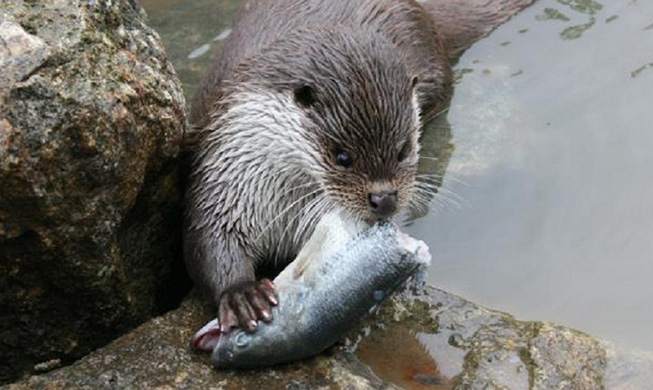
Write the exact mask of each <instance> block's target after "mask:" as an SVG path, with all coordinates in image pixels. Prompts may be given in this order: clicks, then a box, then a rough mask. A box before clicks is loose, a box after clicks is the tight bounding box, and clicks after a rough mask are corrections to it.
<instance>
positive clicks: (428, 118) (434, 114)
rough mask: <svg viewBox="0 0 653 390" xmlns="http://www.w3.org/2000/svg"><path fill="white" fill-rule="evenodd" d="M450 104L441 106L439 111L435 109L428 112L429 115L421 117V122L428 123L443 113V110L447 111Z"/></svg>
mask: <svg viewBox="0 0 653 390" xmlns="http://www.w3.org/2000/svg"><path fill="white" fill-rule="evenodd" d="M449 108H450V106H447V107H445V108H443V109H442V110H441V111H436V112H435V113H433V114H430V115H429V116H427V117H425V118H422V123H424V124H428V122H430V121H432V120H433V119H435V118H437V117H439V116H440V115H442V114H444V113H445V112H447V111H449Z"/></svg>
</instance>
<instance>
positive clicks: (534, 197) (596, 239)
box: [409, 1, 653, 350]
mask: <svg viewBox="0 0 653 390" xmlns="http://www.w3.org/2000/svg"><path fill="white" fill-rule="evenodd" d="M561 3H563V2H562V1H541V2H538V3H537V4H536V5H534V6H533V7H531V8H529V9H527V10H525V11H524V12H522V13H521V14H519V15H518V16H517V17H515V18H514V19H512V20H511V21H510V22H509V23H507V24H506V25H504V26H502V27H500V28H499V29H498V30H497V31H495V32H494V33H493V34H491V35H490V36H489V37H488V38H486V39H484V40H482V41H480V42H478V43H477V44H476V45H474V46H473V47H472V48H471V49H470V50H469V51H467V52H466V53H465V54H464V56H463V57H462V58H461V60H460V61H459V63H458V65H457V66H456V68H457V69H458V70H459V71H462V73H464V76H463V77H462V81H461V82H460V83H459V84H458V85H457V86H456V89H455V96H454V99H453V101H452V103H451V109H450V111H449V115H448V120H449V122H450V124H451V127H452V132H453V142H454V144H455V152H454V154H453V157H452V159H451V161H450V165H449V170H448V172H447V176H445V188H447V189H448V190H450V191H452V192H453V193H454V194H455V195H452V194H450V193H444V194H443V196H440V197H439V198H436V207H434V209H433V211H432V213H431V214H430V215H429V216H427V217H426V218H423V219H421V220H418V221H416V222H415V223H414V225H413V226H411V227H410V228H409V231H410V232H411V233H412V234H414V235H416V236H419V237H423V236H424V234H427V237H426V241H427V243H428V244H429V246H430V247H431V249H432V252H433V257H434V263H433V266H432V270H431V276H430V281H431V282H432V284H434V285H436V286H438V287H441V288H443V289H445V290H449V291H451V292H454V293H457V294H460V295H462V296H464V297H466V298H469V299H471V300H473V301H475V302H479V303H482V304H484V305H486V306H489V307H491V308H495V309H500V310H504V311H507V312H510V313H513V314H515V315H516V316H517V317H519V318H521V319H532V320H547V321H555V322H559V323H561V324H565V325H569V326H572V327H575V328H578V329H581V330H585V331H587V332H589V333H591V334H594V335H596V336H599V337H602V338H606V339H610V340H613V341H614V342H615V343H616V344H617V345H619V344H621V345H624V346H631V347H639V348H643V349H648V350H653V330H652V329H653V308H652V306H651V303H652V302H653V172H652V169H653V153H652V152H651V150H652V148H653V109H652V108H653V106H652V100H653V65H652V64H653V2H650V1H611V2H607V1H606V2H603V5H602V6H601V5H600V4H599V3H597V2H590V1H585V2H581V1H578V2H572V3H573V4H577V5H579V7H576V9H573V8H572V7H571V6H566V5H563V4H561ZM580 5H587V6H588V7H587V8H583V7H580ZM547 9H555V10H557V11H559V12H560V15H561V16H560V17H561V18H562V19H567V18H568V19H569V20H568V21H564V20H559V19H548V20H547V19H546V17H545V15H546V14H555V13H553V12H551V11H546V10H547ZM592 12H594V14H592ZM592 21H593V24H591V23H592ZM573 26H581V27H577V28H570V27H573ZM583 29H585V30H584V31H583ZM579 32H582V34H580V35H579V36H578V34H579ZM461 183H462V184H461ZM438 199H439V200H438ZM438 205H440V206H438Z"/></svg>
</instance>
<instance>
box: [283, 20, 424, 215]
mask: <svg viewBox="0 0 653 390" xmlns="http://www.w3.org/2000/svg"><path fill="white" fill-rule="evenodd" d="M320 46H321V50H320V51H319V52H316V53H312V54H310V56H311V58H310V62H308V63H310V64H311V65H312V66H314V67H315V68H314V69H313V70H312V71H311V72H308V73H307V74H306V75H305V77H303V78H302V79H301V80H300V82H299V83H298V84H296V85H295V86H294V88H293V89H292V93H293V99H294V101H295V103H296V104H297V106H298V107H299V108H300V109H301V110H302V112H303V113H304V117H305V120H304V127H305V129H306V130H307V131H308V132H309V134H310V135H311V139H312V142H313V143H314V145H315V148H316V149H317V150H319V157H320V158H319V162H318V163H319V166H320V167H321V170H320V171H321V172H320V174H321V177H322V181H323V183H324V187H325V189H326V194H327V196H328V198H329V199H330V200H331V201H332V203H334V204H337V205H338V206H340V207H341V208H343V209H344V210H345V211H347V212H348V214H349V215H351V216H353V217H355V218H356V219H364V220H367V221H372V220H379V219H386V218H390V217H392V216H393V215H394V214H395V213H397V212H398V211H399V210H401V209H403V208H405V207H407V206H408V204H409V200H410V195H411V192H412V187H413V184H414V181H415V174H416V171H417V163H418V152H419V144H418V140H419V135H420V121H419V117H420V116H419V107H418V103H417V102H418V99H417V96H416V92H415V90H416V85H417V82H418V80H417V77H415V76H411V75H410V74H409V72H408V70H407V69H406V67H405V66H404V64H403V62H402V61H401V60H400V59H399V58H397V54H396V50H395V49H394V47H393V46H392V45H390V44H389V43H388V42H386V41H383V40H381V39H380V38H379V37H378V35H373V36H370V35H367V34H366V33H365V31H361V32H357V33H355V34H354V33H344V34H343V33H341V34H337V35H330V36H329V39H322V40H321V45H320Z"/></svg>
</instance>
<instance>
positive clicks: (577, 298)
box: [143, 0, 653, 351]
mask: <svg viewBox="0 0 653 390" xmlns="http://www.w3.org/2000/svg"><path fill="white" fill-rule="evenodd" d="M236 3H237V2H234V1H214V0H213V1H209V0H194V1H189V0H186V1H181V0H177V1H175V0H147V1H143V4H144V6H145V7H146V9H147V10H148V12H149V14H150V21H151V24H152V25H153V26H154V27H155V28H157V30H158V31H159V32H160V34H161V36H162V38H163V39H164V41H165V43H166V45H167V47H168V51H169V54H170V57H171V60H172V61H173V63H174V64H175V67H176V69H177V71H178V73H179V75H180V77H181V78H182V80H183V81H184V83H185V85H186V88H187V95H188V96H191V95H192V93H193V91H194V89H195V87H196V85H197V83H198V80H199V77H200V75H201V73H202V71H203V69H204V67H205V65H206V62H207V61H208V58H209V57H210V53H211V52H212V50H213V49H215V47H217V46H218V45H219V43H220V37H224V35H225V34H226V33H227V31H228V28H229V25H230V20H231V18H232V17H233V14H234V11H235V4H236ZM564 3H570V2H569V1H566V0H565V1H563V0H558V1H556V0H540V1H539V2H538V3H537V4H536V5H534V6H532V7H531V8H529V9H527V10H526V11H524V12H522V13H521V14H519V15H518V16H517V17H515V18H513V19H512V20H511V21H510V22H508V23H507V24H505V25H504V26H502V27H500V28H499V29H498V30H497V31H495V32H494V33H492V34H491V35H490V36H489V37H488V38H486V39H484V40H482V41H480V42H478V43H477V44H476V45H474V46H473V47H472V48H471V49H470V50H469V51H467V52H466V53H465V55H464V56H463V57H462V58H461V59H460V61H459V63H458V65H457V66H456V69H457V70H458V72H459V73H460V74H461V77H462V79H461V81H460V82H459V84H458V85H457V87H456V91H455V96H454V99H453V101H452V103H451V108H450V110H449V113H448V120H449V123H450V124H451V131H452V133H453V142H454V144H455V151H454V154H453V157H452V159H451V161H450V165H449V170H448V172H447V175H446V177H445V180H444V188H445V191H442V192H441V195H438V196H437V197H436V199H435V201H434V205H433V207H432V211H431V213H430V214H429V215H428V216H426V217H425V218H422V219H419V220H417V221H415V222H414V223H413V224H412V225H411V226H410V227H408V230H409V232H410V233H412V234H413V235H414V236H417V237H420V238H423V239H425V241H427V243H428V244H429V246H430V247H431V250H432V253H433V266H432V271H431V276H430V279H431V283H432V284H434V285H436V286H438V287H440V288H443V289H446V290H449V291H451V292H454V293H457V294H459V295H461V296H464V297H466V298H469V299H471V300H473V301H476V302H479V303H482V304H484V305H486V306H489V307H491V308H494V309H500V310H504V311H507V312H510V313H513V314H515V315H516V316H517V317H519V318H522V319H533V320H546V321H555V322H558V323H561V324H565V325H569V326H572V327H575V328H578V329H581V330H585V331H587V332H589V333H592V334H594V335H597V336H599V337H602V338H606V339H610V340H612V341H614V342H615V343H616V344H617V345H620V344H621V345H625V346H634V347H639V348H643V349H648V350H652V351H653V332H652V331H651V329H653V310H652V309H651V302H652V301H653V283H652V280H653V173H652V172H651V170H652V168H653V152H651V150H652V149H653V129H652V128H651V127H652V126H653V125H652V124H653V110H652V109H651V98H652V97H653V2H650V1H645V0H624V1H619V0H615V1H610V2H607V1H604V2H603V3H601V4H602V5H601V4H599V3H597V2H594V1H591V0H583V1H581V0H577V1H571V5H565V4H564ZM556 11H557V12H556ZM450 191H451V192H450Z"/></svg>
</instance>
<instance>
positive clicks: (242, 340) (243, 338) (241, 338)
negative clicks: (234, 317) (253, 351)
mask: <svg viewBox="0 0 653 390" xmlns="http://www.w3.org/2000/svg"><path fill="white" fill-rule="evenodd" d="M250 339H251V337H250V336H249V335H248V334H247V333H245V332H243V333H241V334H239V335H238V336H236V340H235V342H236V345H237V346H239V347H241V348H242V347H246V346H247V345H249V341H250Z"/></svg>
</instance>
